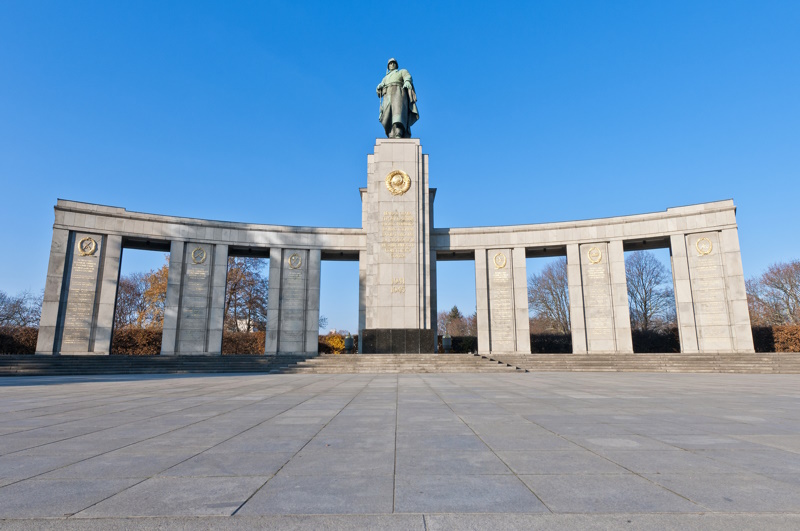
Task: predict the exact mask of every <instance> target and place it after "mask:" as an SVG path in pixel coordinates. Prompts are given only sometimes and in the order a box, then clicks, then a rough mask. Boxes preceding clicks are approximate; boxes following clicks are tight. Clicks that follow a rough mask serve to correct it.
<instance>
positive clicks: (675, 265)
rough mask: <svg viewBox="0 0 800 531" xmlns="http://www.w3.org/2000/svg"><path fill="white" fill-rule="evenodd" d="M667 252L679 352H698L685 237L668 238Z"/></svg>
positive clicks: (674, 235) (681, 235) (675, 235)
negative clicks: (669, 260) (673, 296)
mask: <svg viewBox="0 0 800 531" xmlns="http://www.w3.org/2000/svg"><path fill="white" fill-rule="evenodd" d="M669 251H670V256H671V259H672V284H673V288H674V292H675V312H676V314H677V317H678V335H679V339H680V342H681V352H683V353H694V352H697V351H698V348H699V347H698V344H697V328H696V326H695V319H694V302H693V301H692V285H691V281H690V280H689V258H688V256H687V254H686V237H685V236H684V235H683V234H673V235H671V236H670V238H669Z"/></svg>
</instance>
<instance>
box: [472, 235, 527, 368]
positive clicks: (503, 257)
mask: <svg viewBox="0 0 800 531" xmlns="http://www.w3.org/2000/svg"><path fill="white" fill-rule="evenodd" d="M479 254H480V255H482V257H481V258H480V259H479V258H478V256H477V255H479ZM479 263H480V266H482V267H481V268H480V269H478V264H479ZM475 265H476V296H477V297H476V298H477V300H478V337H479V340H478V341H479V343H478V349H479V350H480V349H481V343H482V342H481V339H480V337H481V336H488V348H487V350H488V351H489V352H516V353H520V354H530V351H531V343H530V332H529V330H530V327H529V324H528V322H529V321H528V292H527V279H526V277H525V249H524V248H517V249H487V250H483V251H478V252H477V253H476V258H475ZM478 274H482V275H483V277H482V281H483V284H484V286H485V287H484V288H483V290H485V292H486V295H484V293H480V294H478V293H479V292H480V291H483V290H482V289H481V288H482V286H481V285H480V284H481V282H480V281H478V277H477V275H478ZM485 301H488V305H486V307H485V309H484V308H481V306H482V305H483V304H485ZM482 314H483V315H482ZM484 316H485V317H484ZM482 332H483V333H482Z"/></svg>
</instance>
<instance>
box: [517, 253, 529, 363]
mask: <svg viewBox="0 0 800 531" xmlns="http://www.w3.org/2000/svg"><path fill="white" fill-rule="evenodd" d="M512 256H513V261H512V265H513V267H514V269H513V273H514V317H515V327H514V332H515V334H516V336H517V337H516V347H517V348H516V351H517V353H518V354H530V353H531V324H530V323H531V321H530V311H529V309H528V273H527V271H528V270H527V264H526V263H525V248H524V247H515V248H514V249H513V250H512Z"/></svg>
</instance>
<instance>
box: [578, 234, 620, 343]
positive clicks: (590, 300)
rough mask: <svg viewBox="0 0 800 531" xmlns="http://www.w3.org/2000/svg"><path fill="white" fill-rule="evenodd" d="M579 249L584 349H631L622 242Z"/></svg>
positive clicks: (583, 245)
mask: <svg viewBox="0 0 800 531" xmlns="http://www.w3.org/2000/svg"><path fill="white" fill-rule="evenodd" d="M579 250H580V264H581V281H582V286H583V308H584V319H585V323H586V346H587V352H588V353H590V354H591V353H593V352H615V353H616V352H633V347H632V341H631V335H630V314H629V309H628V292H627V285H626V283H625V256H624V254H623V252H622V242H612V243H610V244H609V243H605V242H597V243H587V244H582V245H580V247H579ZM571 295H572V293H570V299H571V298H572V297H571Z"/></svg>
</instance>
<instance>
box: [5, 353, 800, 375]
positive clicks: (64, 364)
mask: <svg viewBox="0 0 800 531" xmlns="http://www.w3.org/2000/svg"><path fill="white" fill-rule="evenodd" d="M546 371H551V372H554V371H558V372H696V373H750V374H800V354H798V353H777V354H775V353H758V354H735V353H715V354H592V355H579V354H497V353H493V354H491V356H481V355H476V354H322V355H320V356H317V357H312V358H303V357H298V356H0V376H68V375H100V374H184V373H185V374H189V373H283V374H356V373H384V374H386V373H510V372H512V373H513V372H546Z"/></svg>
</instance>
